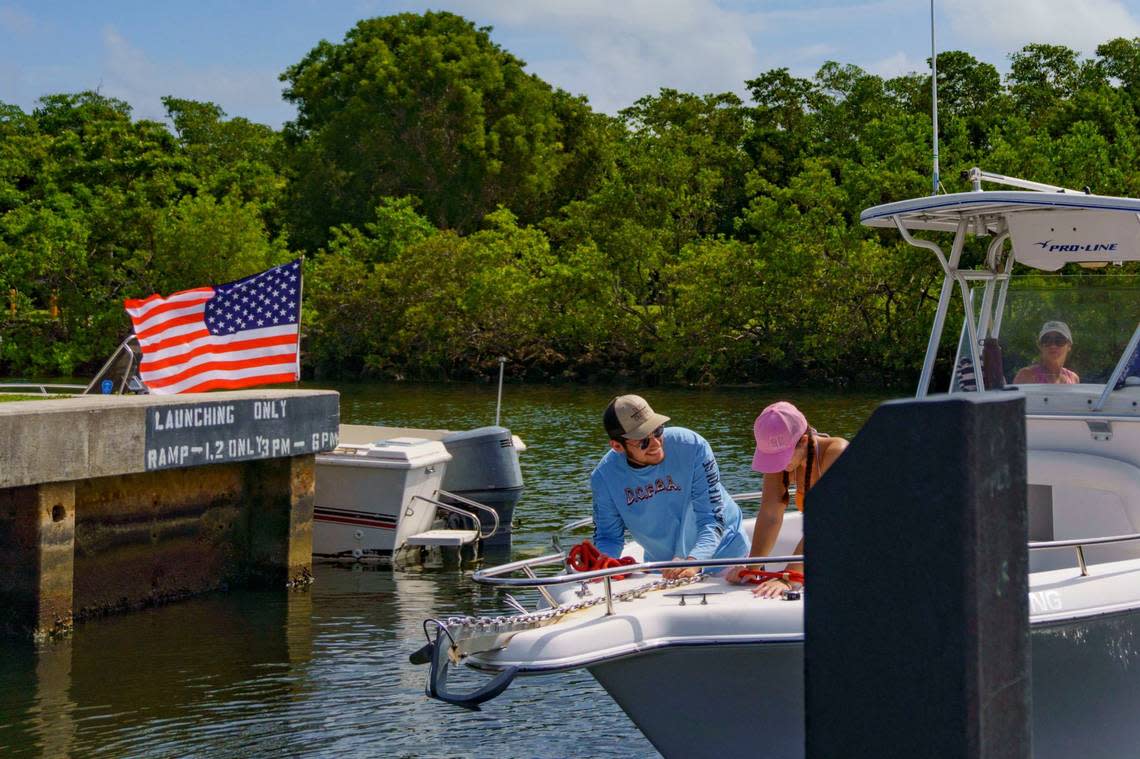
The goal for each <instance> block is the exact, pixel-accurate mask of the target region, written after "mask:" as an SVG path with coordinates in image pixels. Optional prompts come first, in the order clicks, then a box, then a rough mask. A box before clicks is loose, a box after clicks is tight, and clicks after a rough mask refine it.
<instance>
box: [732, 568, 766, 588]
mask: <svg viewBox="0 0 1140 759" xmlns="http://www.w3.org/2000/svg"><path fill="white" fill-rule="evenodd" d="M753 566H755V565H753ZM749 569H752V567H729V569H728V571H727V572H725V573H724V581H725V582H727V583H729V584H730V585H743V584H744V583H745V581H744V580H743V579H741V575H743V574H744V573H745V572H746V571H748V570H749ZM761 569H763V567H761Z"/></svg>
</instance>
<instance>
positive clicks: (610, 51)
mask: <svg viewBox="0 0 1140 759" xmlns="http://www.w3.org/2000/svg"><path fill="white" fill-rule="evenodd" d="M929 7H930V5H929V2H928V0H748V1H746V0H452V1H451V2H446V1H445V0H437V2H432V3H424V2H410V1H409V2H397V1H396V0H324V1H323V2H316V1H315V0H274V2H264V1H263V0H245V1H244V2H232V1H231V2H221V1H220V0H198V2H187V1H186V0H182V1H181V2H177V3H171V2H164V1H163V0H150V2H142V1H133V2H128V1H127V0H101V1H100V2H90V0H87V1H85V2H79V1H75V0H70V1H68V0H55V1H53V0H35V1H34V2H33V1H32V0H0V101H3V102H6V103H14V104H16V105H18V106H20V107H21V108H24V109H25V110H30V109H32V108H33V107H34V106H35V101H36V99H37V98H39V97H40V96H42V95H45V94H49V93H54V92H76V91H80V90H84V89H98V90H99V91H101V92H103V93H104V94H106V95H110V96H113V97H118V98H121V99H123V100H126V101H127V102H128V103H130V104H131V105H132V106H133V108H134V113H135V115H136V116H137V117H145V118H162V116H163V110H162V104H161V102H160V98H161V97H162V96H163V95H167V94H170V95H175V96H178V97H185V98H191V99H196V100H211V101H213V102H216V103H218V104H219V105H221V106H222V107H223V108H224V109H225V110H226V112H227V113H228V114H229V115H231V116H244V117H246V118H249V119H253V120H255V121H259V122H263V123H267V124H271V125H273V126H275V127H276V126H280V125H281V124H282V123H283V122H285V121H287V120H289V119H290V118H292V116H293V110H292V107H291V106H290V105H289V104H287V103H285V102H284V101H283V100H282V99H281V86H282V84H281V82H279V81H278V78H277V77H278V75H279V74H280V73H281V72H282V71H284V70H285V68H286V67H288V66H289V65H291V64H293V63H296V62H297V61H298V60H300V59H301V57H302V56H304V54H305V53H306V52H308V51H309V50H310V49H311V48H312V47H313V46H314V45H315V44H316V43H317V42H318V41H320V40H321V39H327V40H330V41H340V40H342V39H343V38H344V34H345V32H346V31H348V30H349V29H350V28H351V27H352V26H353V24H355V23H356V21H358V20H359V19H361V18H367V17H371V16H382V15H388V14H391V13H399V12H403V11H414V12H422V11H424V10H428V9H432V10H449V11H453V12H455V13H459V14H460V15H463V16H465V17H467V18H469V19H471V20H472V21H475V22H476V23H477V24H478V25H480V26H492V27H494V31H493V32H492V38H493V39H494V40H495V41H496V42H497V43H498V44H500V45H501V46H502V47H504V48H506V49H507V50H509V51H510V52H511V53H513V54H515V55H516V56H518V57H520V58H522V59H523V60H525V61H526V62H527V64H528V69H529V70H530V71H532V72H533V73H535V74H538V75H539V76H541V77H542V78H544V79H546V80H547V81H548V82H550V83H551V84H553V85H555V86H558V87H561V88H562V89H565V90H568V91H570V92H573V93H575V94H582V95H586V96H587V97H588V98H589V100H590V102H591V103H592V104H593V106H594V107H595V108H596V109H598V110H602V111H606V112H608V113H614V112H616V111H617V110H618V109H620V108H623V107H625V106H627V105H629V104H631V103H632V102H633V101H635V100H636V99H637V98H639V97H641V96H643V95H646V94H651V93H654V92H656V91H657V90H658V88H660V87H674V88H677V89H681V90H685V91H689V92H699V93H705V92H724V91H729V90H731V91H735V92H738V93H741V94H744V81H745V80H746V79H749V78H751V77H754V76H756V75H757V74H759V73H761V72H763V71H766V70H768V69H772V68H777V67H787V68H789V69H791V70H792V72H793V73H795V74H798V75H800V76H810V75H811V74H812V73H814V72H815V71H816V70H817V69H818V67H819V66H820V64H821V63H823V62H824V61H827V60H837V61H840V62H842V63H853V64H856V65H858V66H860V67H862V68H864V69H866V70H868V71H871V72H874V73H877V74H882V75H885V76H893V75H896V74H900V73H906V72H909V71H918V70H924V69H925V65H926V64H925V60H926V58H927V57H928V56H929V53H930V33H929V15H928V14H929ZM936 9H937V18H938V43H939V44H938V47H939V49H941V50H950V49H954V50H966V51H968V52H970V53H972V54H973V55H975V56H977V57H978V58H981V59H983V60H986V61H989V62H991V63H994V64H995V65H997V66H998V67H999V68H1001V69H1003V70H1004V69H1005V67H1006V65H1007V56H1008V54H1009V53H1010V52H1012V51H1014V50H1017V49H1018V48H1020V47H1021V46H1022V45H1024V44H1026V43H1027V42H1050V43H1057V44H1065V45H1068V46H1070V47H1073V48H1075V49H1077V50H1080V51H1082V52H1084V53H1086V54H1091V53H1092V52H1093V50H1094V49H1095V47H1096V45H1097V44H1099V43H1100V42H1103V41H1105V40H1108V39H1111V38H1113V37H1140V0H1127V1H1124V0H936Z"/></svg>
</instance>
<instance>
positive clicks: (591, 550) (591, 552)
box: [566, 540, 637, 580]
mask: <svg viewBox="0 0 1140 759" xmlns="http://www.w3.org/2000/svg"><path fill="white" fill-rule="evenodd" d="M636 563H637V559H635V558H633V557H632V556H622V557H621V558H620V559H615V558H614V557H612V556H606V555H605V554H604V553H602V552H601V551H599V550H598V548H597V546H595V545H594V544H593V543H591V542H590V541H588V540H583V541H582V542H581V543H579V544H578V545H576V546H574V547H573V548H571V549H570V552H569V553H568V554H567V555H566V564H567V565H568V566H569V567H570V568H571V569H573V570H574V571H575V572H592V571H594V570H595V569H609V568H610V567H623V566H627V565H629V564H636ZM627 577H629V575H614V576H613V578H614V579H615V580H624V579H625V578H627Z"/></svg>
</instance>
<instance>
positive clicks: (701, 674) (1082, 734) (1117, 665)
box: [589, 612, 1140, 759]
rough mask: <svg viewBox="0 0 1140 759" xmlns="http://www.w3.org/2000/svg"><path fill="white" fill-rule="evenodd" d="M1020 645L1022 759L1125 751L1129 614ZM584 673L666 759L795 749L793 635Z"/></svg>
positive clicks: (1138, 686)
mask: <svg viewBox="0 0 1140 759" xmlns="http://www.w3.org/2000/svg"><path fill="white" fill-rule="evenodd" d="M1031 643H1032V654H1031V657H1032V661H1033V670H1032V672H1033V674H1032V697H1033V712H1032V719H1033V756H1034V757H1035V758H1036V759H1053V758H1054V757H1057V759H1069V757H1073V756H1081V757H1084V758H1085V759H1095V758H1097V757H1104V759H1117V758H1118V757H1124V756H1134V755H1135V752H1136V747H1137V745H1140V721H1138V720H1137V715H1138V714H1140V613H1137V612H1132V613H1126V614H1115V615H1107V616H1102V617H1094V618H1090V619H1085V620H1082V621H1080V622H1076V623H1070V624H1064V625H1035V626H1034V628H1033V634H1032V638H1031ZM589 670H590V672H591V674H593V675H594V677H595V678H596V679H597V680H598V682H599V683H601V685H602V687H603V688H605V689H606V691H607V692H608V693H609V694H610V696H612V697H613V699H614V701H616V702H617V703H618V705H620V706H621V708H622V710H623V711H625V713H626V714H627V715H629V718H630V719H631V720H633V722H634V724H636V725H637V727H638V729H639V730H641V732H642V733H644V734H645V736H646V737H647V738H648V739H649V740H650V742H651V743H653V745H654V746H655V747H656V748H657V750H658V751H660V752H661V754H662V755H664V756H666V757H697V756H725V755H729V756H733V755H734V756H758V757H764V759H784V758H785V757H786V758H788V759H798V758H799V757H803V756H804V692H803V644H802V643H763V644H755V645H716V646H672V647H668V648H662V649H658V650H655V651H651V652H648V653H644V654H639V655H636V656H631V657H626V658H621V659H615V660H612V661H608V662H605V663H601V664H597V665H595V666H592V667H589ZM867 692H868V696H869V697H873V695H874V684H870V685H869V686H868V688H867ZM932 749H933V747H932Z"/></svg>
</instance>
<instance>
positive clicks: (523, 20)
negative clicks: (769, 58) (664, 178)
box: [449, 0, 762, 113]
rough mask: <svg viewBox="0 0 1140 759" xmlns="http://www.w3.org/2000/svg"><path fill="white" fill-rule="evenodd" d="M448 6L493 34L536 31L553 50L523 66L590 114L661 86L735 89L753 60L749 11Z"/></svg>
mask: <svg viewBox="0 0 1140 759" xmlns="http://www.w3.org/2000/svg"><path fill="white" fill-rule="evenodd" d="M449 8H451V9H452V10H454V11H455V12H457V13H461V14H464V15H466V16H468V17H469V18H476V19H478V21H477V23H490V24H491V25H493V26H494V27H495V28H496V36H499V35H498V32H500V31H517V32H526V31H528V30H533V29H543V30H547V31H545V34H546V35H547V36H549V37H550V38H551V39H552V40H556V44H557V46H558V48H559V49H558V50H551V51H550V55H549V56H544V55H541V54H539V55H537V56H536V55H535V54H533V53H531V54H530V55H529V56H527V60H528V68H529V69H530V70H531V71H533V72H534V73H535V74H538V75H539V76H541V77H543V78H544V79H546V80H547V81H549V82H551V83H552V84H555V85H556V86H559V87H561V88H563V89H566V90H569V91H570V92H572V93H575V94H581V93H589V96H590V101H591V103H592V104H593V106H594V107H595V108H596V109H599V110H602V111H606V112H609V113H613V112H615V111H617V110H618V109H620V108H624V107H626V106H628V105H630V104H632V103H633V102H634V101H635V100H637V99H638V98H639V97H642V96H643V95H647V94H654V93H656V92H657V91H658V89H659V88H661V87H673V88H676V89H679V90H683V91H688V92H696V93H708V92H724V91H735V92H743V87H744V81H745V80H746V79H749V78H751V77H753V76H755V75H756V73H757V71H758V70H759V62H760V56H759V54H758V52H757V49H756V47H755V46H754V44H753V42H752V39H751V33H753V32H756V31H758V30H759V28H760V27H761V26H762V23H761V21H760V20H759V16H758V15H756V14H752V13H748V12H743V11H733V10H726V9H723V8H720V7H718V6H717V3H716V2H715V1H714V0H628V1H627V2H620V3H618V2H613V1H612V0H550V1H549V2H544V3H497V2H493V1H492V0H456V2H453V3H451V4H450V5H449Z"/></svg>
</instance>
